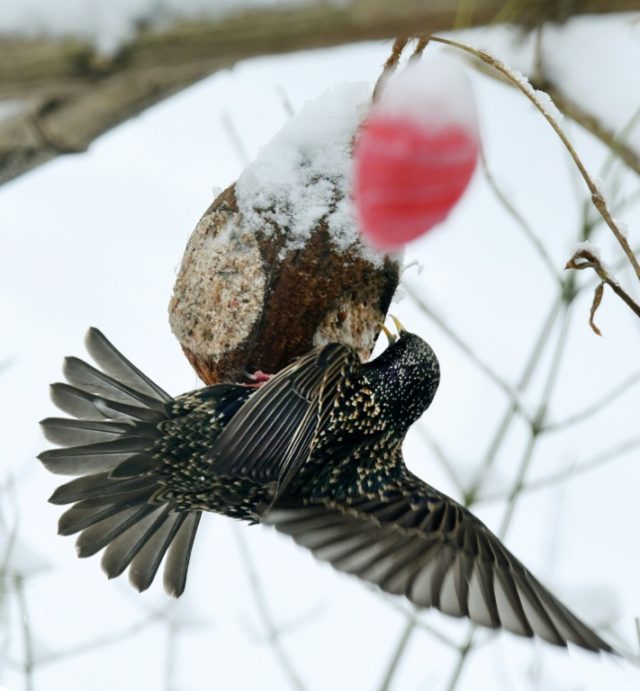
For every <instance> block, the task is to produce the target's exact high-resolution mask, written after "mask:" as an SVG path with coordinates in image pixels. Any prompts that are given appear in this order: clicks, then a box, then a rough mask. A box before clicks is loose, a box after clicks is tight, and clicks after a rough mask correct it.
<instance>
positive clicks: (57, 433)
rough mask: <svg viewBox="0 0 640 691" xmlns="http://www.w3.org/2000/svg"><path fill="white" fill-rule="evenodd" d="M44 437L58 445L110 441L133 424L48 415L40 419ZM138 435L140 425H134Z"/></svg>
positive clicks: (129, 429)
mask: <svg viewBox="0 0 640 691" xmlns="http://www.w3.org/2000/svg"><path fill="white" fill-rule="evenodd" d="M40 425H41V427H42V431H43V433H44V435H45V437H46V438H47V439H48V440H49V441H50V442H52V443H53V444H58V446H82V445H84V444H95V443H98V442H103V441H110V440H113V439H117V438H118V437H120V436H122V435H123V434H126V433H127V432H130V431H131V430H133V429H134V425H133V424H132V423H130V422H115V421H113V420H108V421H105V422H100V421H97V420H72V419H69V418H62V417H48V418H46V419H44V420H41V421H40ZM135 430H136V434H137V435H139V434H140V432H141V431H142V430H141V427H140V426H139V425H138V426H136V427H135Z"/></svg>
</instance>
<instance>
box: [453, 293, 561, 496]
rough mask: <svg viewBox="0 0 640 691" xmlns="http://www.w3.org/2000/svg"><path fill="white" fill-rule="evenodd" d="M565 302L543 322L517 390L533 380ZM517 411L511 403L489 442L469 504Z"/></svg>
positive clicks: (520, 389)
mask: <svg viewBox="0 0 640 691" xmlns="http://www.w3.org/2000/svg"><path fill="white" fill-rule="evenodd" d="M563 304H565V303H564V302H563V300H562V298H558V299H557V300H556V301H555V302H554V304H553V305H552V307H551V309H550V310H549V314H548V315H547V318H546V319H545V321H544V322H543V324H542V328H541V329H540V331H539V334H538V338H537V339H536V342H535V343H534V346H533V348H532V350H531V353H530V355H529V358H528V360H527V364H526V365H525V367H524V370H523V372H522V375H521V377H520V380H519V382H518V385H517V387H516V391H517V392H521V391H524V390H525V389H526V388H527V386H528V385H529V382H530V381H531V378H532V377H533V374H534V372H535V370H536V369H537V367H538V364H539V362H540V358H541V357H542V353H543V351H544V347H545V345H546V342H547V339H548V337H549V333H550V331H551V328H552V326H553V324H554V323H555V321H556V318H557V316H558V313H559V312H560V308H561V306H562V305H563ZM516 412H517V409H516V407H515V405H513V404H511V405H510V406H509V408H508V409H507V411H506V412H505V414H504V416H503V418H502V420H501V421H500V424H499V425H498V427H497V429H496V432H495V434H494V436H493V438H492V440H491V442H490V444H489V448H488V450H487V452H486V454H485V456H484V461H483V463H482V470H481V473H479V474H478V477H477V478H476V480H475V482H473V483H472V485H471V487H470V488H469V489H468V490H467V493H466V496H465V504H466V505H467V506H470V505H471V504H473V502H474V500H475V498H476V496H477V494H478V492H479V490H480V487H481V486H482V478H483V476H484V474H485V473H486V471H487V470H488V469H489V468H490V467H491V466H492V465H493V463H494V461H495V458H496V456H497V455H498V451H499V450H500V447H501V446H502V443H503V441H504V439H505V437H506V435H507V432H508V430H509V428H510V425H511V422H512V420H513V417H514V415H515V414H516Z"/></svg>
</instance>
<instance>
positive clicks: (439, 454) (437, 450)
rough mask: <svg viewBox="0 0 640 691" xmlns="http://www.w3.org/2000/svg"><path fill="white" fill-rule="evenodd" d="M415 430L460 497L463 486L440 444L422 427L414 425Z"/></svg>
mask: <svg viewBox="0 0 640 691" xmlns="http://www.w3.org/2000/svg"><path fill="white" fill-rule="evenodd" d="M416 429H417V430H418V434H419V435H420V436H421V437H422V439H423V441H424V442H425V443H426V444H427V445H428V446H430V447H431V450H432V451H433V453H434V455H435V457H436V459H437V460H438V461H439V462H440V465H441V466H442V468H443V470H444V471H445V472H446V474H447V475H448V476H449V479H450V480H451V482H452V483H453V484H454V486H455V488H456V489H457V490H458V492H459V493H460V494H461V495H462V494H464V485H463V484H462V481H461V480H460V478H459V477H458V474H457V473H456V470H455V468H454V465H453V463H452V462H451V461H450V459H449V458H448V457H447V455H446V454H445V453H444V451H443V449H442V447H441V446H440V444H438V442H437V441H436V440H435V439H434V438H433V436H431V435H430V434H429V433H428V432H427V431H426V430H425V429H424V427H422V426H420V425H416Z"/></svg>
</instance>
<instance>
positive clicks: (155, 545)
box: [129, 512, 188, 591]
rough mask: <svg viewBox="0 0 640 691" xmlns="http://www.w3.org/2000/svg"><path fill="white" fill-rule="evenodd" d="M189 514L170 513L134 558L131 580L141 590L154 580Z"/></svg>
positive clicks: (130, 570)
mask: <svg viewBox="0 0 640 691" xmlns="http://www.w3.org/2000/svg"><path fill="white" fill-rule="evenodd" d="M187 515H188V514H187V513H186V512H180V513H174V514H172V515H170V516H169V517H168V518H167V519H166V520H165V521H164V523H163V524H162V525H161V526H160V527H159V528H158V530H157V531H156V532H155V533H154V534H153V535H152V536H151V538H150V539H149V541H148V542H147V543H146V544H145V545H144V546H143V547H142V549H141V550H140V551H139V552H138V554H136V555H135V557H134V558H133V561H132V562H131V566H130V567H129V580H130V581H131V583H132V584H133V585H134V586H135V587H136V588H137V589H138V590H139V591H143V590H146V589H147V588H148V587H149V586H150V585H151V583H152V582H153V579H154V578H155V576H156V573H158V568H159V566H160V562H161V561H162V558H163V557H164V555H165V553H166V551H167V549H169V545H170V544H171V542H172V540H173V538H174V537H175V535H176V533H177V532H178V530H179V529H180V526H181V525H182V523H183V522H184V520H185V519H186V518H187Z"/></svg>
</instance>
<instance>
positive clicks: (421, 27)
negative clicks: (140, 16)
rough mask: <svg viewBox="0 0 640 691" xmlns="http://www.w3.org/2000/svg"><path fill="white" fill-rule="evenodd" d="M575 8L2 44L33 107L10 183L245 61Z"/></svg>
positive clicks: (9, 94)
mask: <svg viewBox="0 0 640 691" xmlns="http://www.w3.org/2000/svg"><path fill="white" fill-rule="evenodd" d="M566 7H567V3H562V2H548V1H547V0H536V1H535V2H534V1H533V0H528V1H525V0H516V1H515V2H510V3H508V4H507V5H505V3H504V2H502V1H500V0H477V1H476V2H474V3H473V4H469V6H468V8H467V9H468V11H466V12H464V13H460V11H459V9H458V3H451V2H449V1H448V0H433V1H432V2H429V3H425V2H423V1H422V0H397V1H396V2H394V3H389V2H388V1H387V0H353V1H352V2H349V3H326V2H318V3H317V4H311V5H303V6H301V7H294V8H285V9H270V10H258V9H254V10H246V11H243V12H237V13H234V14H233V15H231V16H227V17H224V18H222V19H218V20H211V21H208V22H207V21H201V22H191V23H176V24H174V25H173V26H171V27H169V28H165V29H163V30H160V29H145V30H142V31H141V32H140V33H139V34H138V35H137V36H136V38H135V39H134V40H133V41H132V42H131V43H130V44H129V45H127V46H126V47H125V48H123V49H122V50H121V51H120V53H118V54H117V55H115V56H114V57H112V58H106V57H105V56H103V55H99V54H97V53H96V52H95V50H94V49H93V48H92V46H90V45H88V44H87V43H84V42H82V41H79V40H77V39H66V40H54V39H49V40H47V39H36V40H34V39H29V40H27V39H25V40H20V39H17V38H15V37H4V38H2V37H0V54H1V55H2V61H0V100H6V99H17V100H18V101H24V105H25V107H24V108H21V109H20V110H19V111H18V112H17V113H16V114H14V115H13V116H12V117H5V119H2V120H0V183H2V182H6V181H8V180H11V179H13V178H15V177H17V176H18V175H21V174H22V173H25V172H27V171H28V170H31V169H32V168H35V167H36V166H38V165H40V164H42V163H45V162H46V161H48V160H51V159H52V158H55V157H56V156H58V155H60V154H61V153H70V152H81V151H85V150H86V149H87V148H88V146H89V145H90V144H91V142H92V141H93V140H94V139H95V138H96V137H98V136H100V135H101V134H103V133H104V132H107V131H108V130H110V129H111V128H113V127H115V126H116V125H118V124H120V123H122V122H124V121H125V120H127V119H128V118H130V117H132V116H134V115H137V114H138V113H140V112H142V111H143V110H144V109H145V108H147V107H149V106H151V105H153V104H155V103H158V102H159V101H161V100H163V99H165V98H167V97H168V96H170V95H172V94H174V93H176V92H177V91H180V90H181V89H183V88H185V87H187V86H189V85H190V84H192V83H194V82H195V81H197V80H199V79H202V78H203V77H205V76H207V75H209V74H212V73H213V72H215V71H217V70H219V69H223V68H226V67H230V66H232V65H233V64H234V63H236V62H238V61H239V60H243V59H246V58H251V57H256V56H259V55H272V54H278V53H289V52H293V51H296V50H308V49H310V48H324V47H328V46H335V45H341V44H345V43H353V42H356V41H367V40H375V39H387V38H391V37H393V36H415V35H416V34H428V33H430V32H433V31H446V30H448V29H453V28H462V27H467V26H482V25H486V24H490V23H496V22H498V23H504V22H509V23H514V24H520V25H523V26H534V25H537V24H540V23H542V22H544V21H555V20H562V19H566V18H567V10H566ZM634 9H637V2H635V0H607V1H605V0H576V1H575V2H572V3H571V9H570V13H571V14H573V15H579V14H585V13H590V14H593V13H611V12H624V11H630V10H634Z"/></svg>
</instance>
